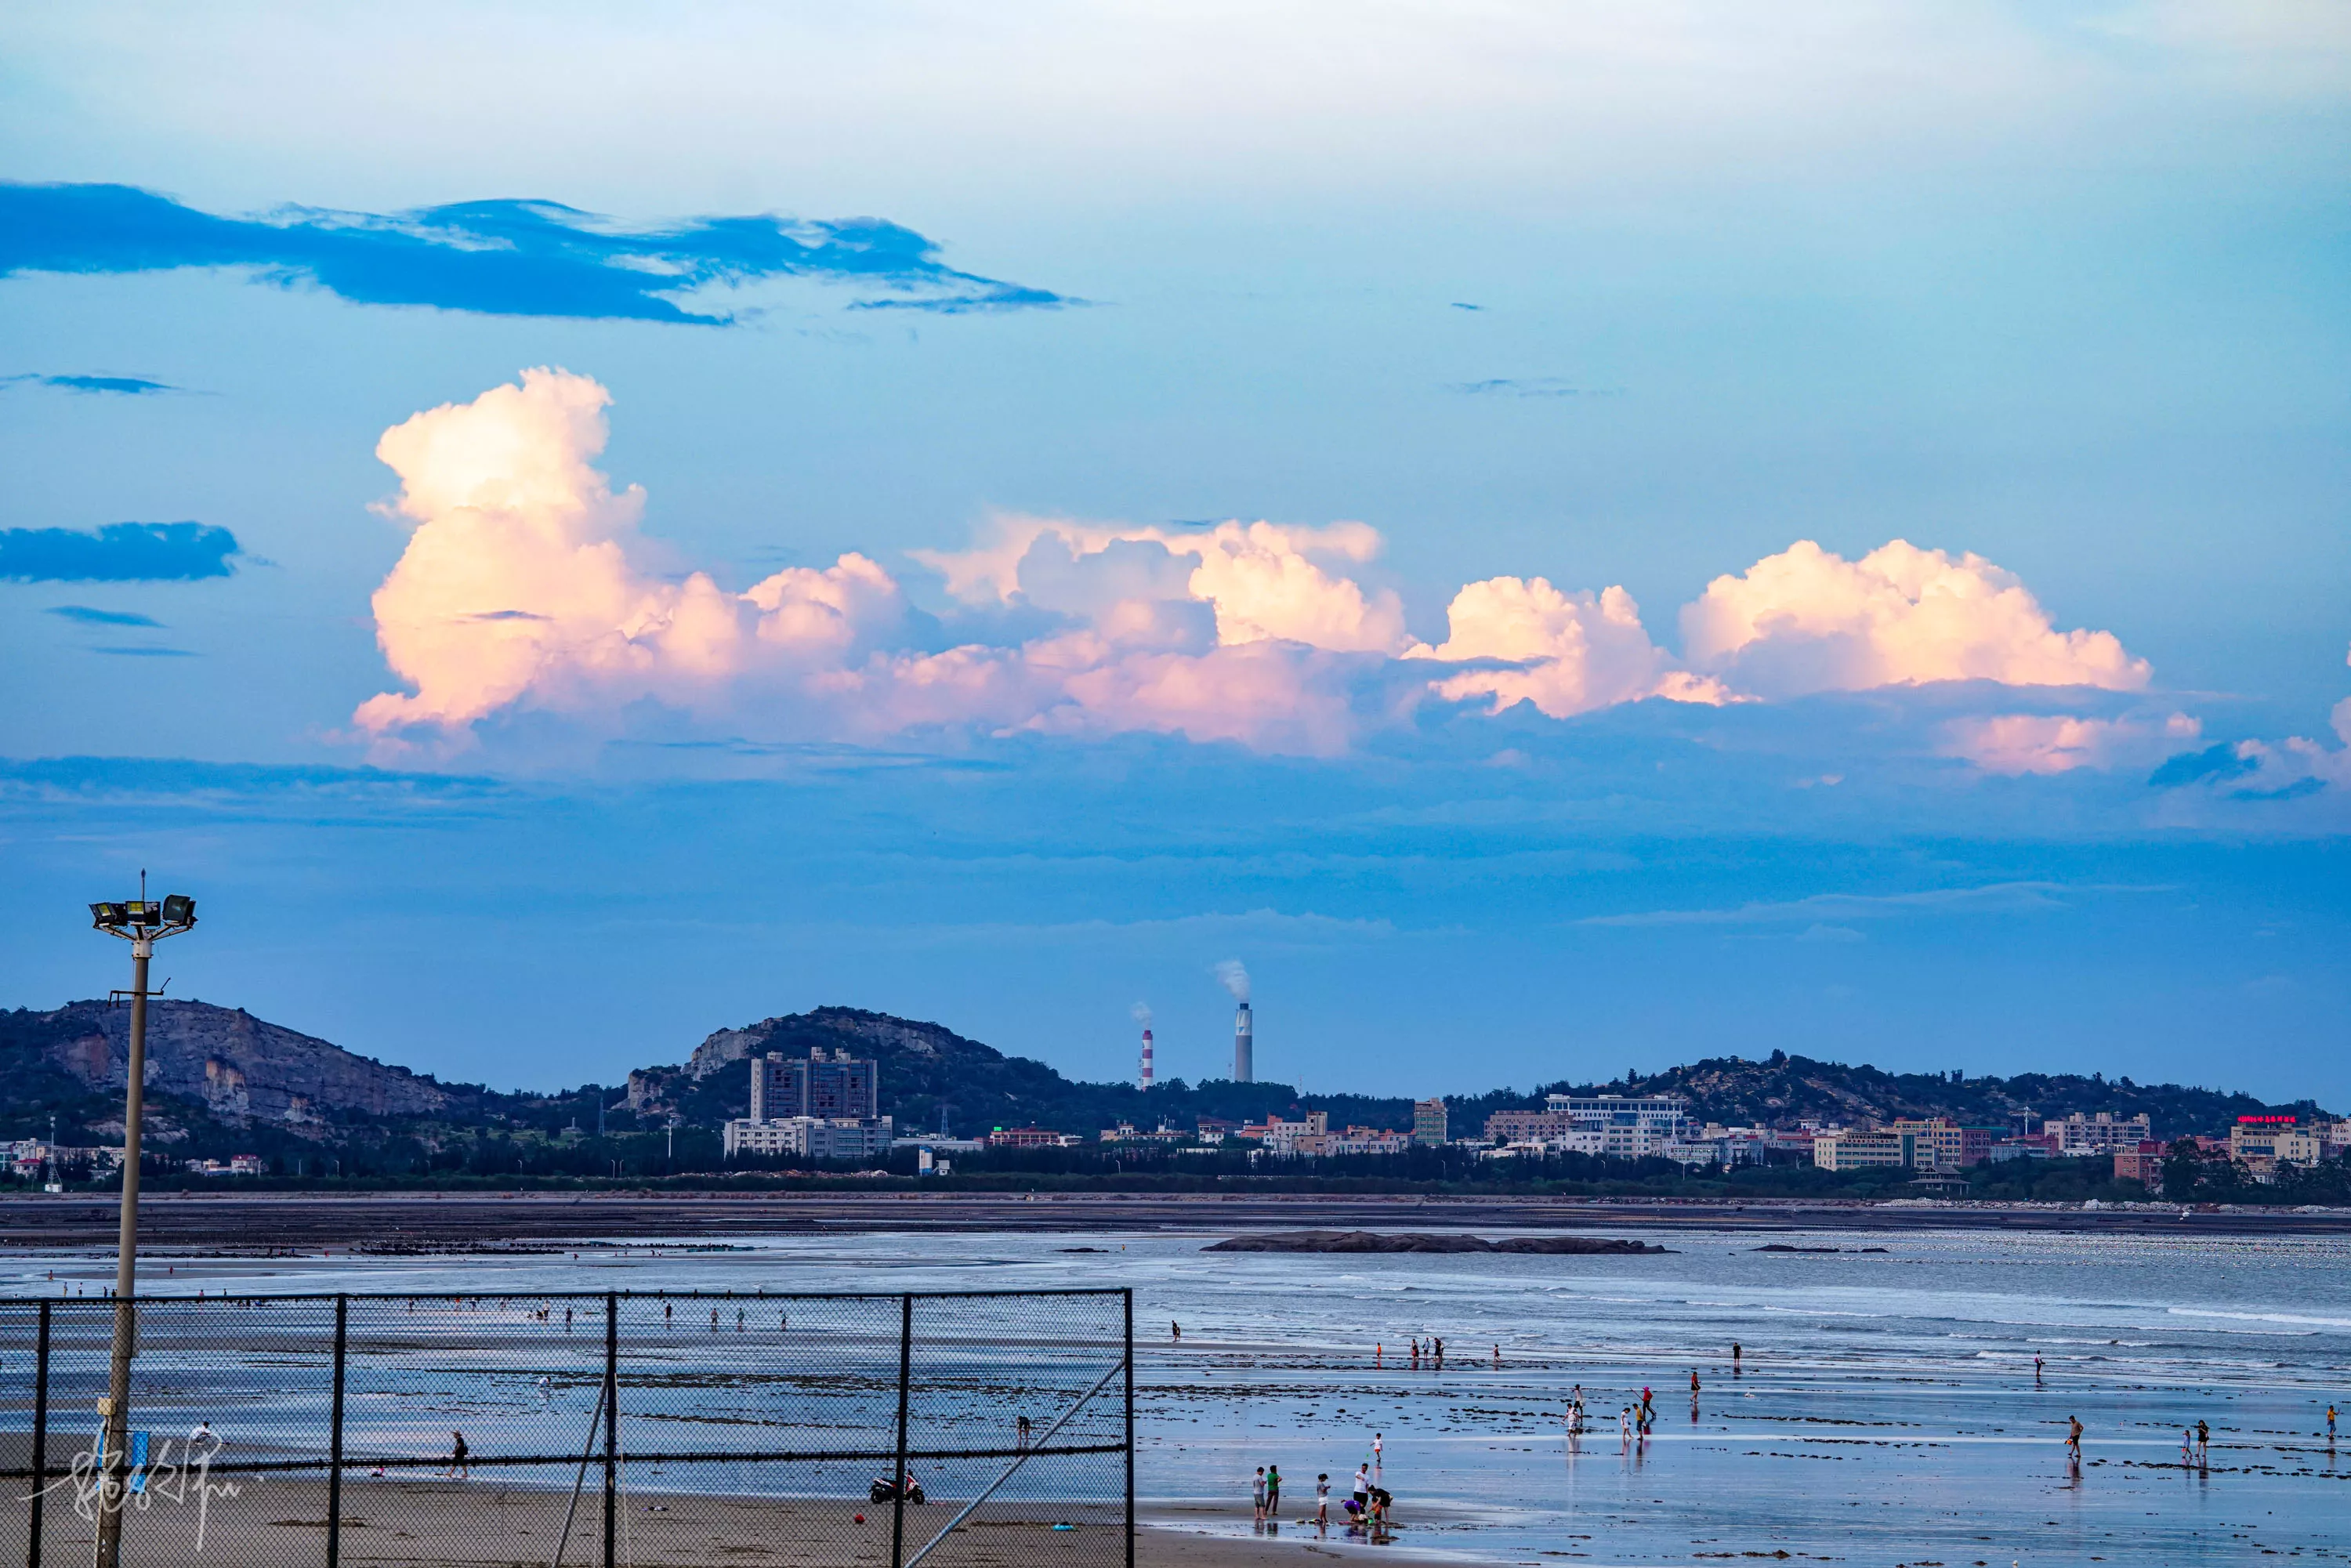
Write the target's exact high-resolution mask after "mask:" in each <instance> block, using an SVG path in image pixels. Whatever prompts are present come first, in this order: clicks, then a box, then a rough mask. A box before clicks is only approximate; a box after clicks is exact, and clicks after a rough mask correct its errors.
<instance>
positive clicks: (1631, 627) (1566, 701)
mask: <svg viewBox="0 0 2351 1568" xmlns="http://www.w3.org/2000/svg"><path fill="white" fill-rule="evenodd" d="M1446 621H1447V627H1448V628H1449V634H1448V635H1447V638H1446V640H1445V641H1444V642H1443V643H1439V644H1438V645H1437V646H1436V647H1433V648H1432V647H1430V646H1429V645H1428V644H1426V643H1415V644H1413V646H1411V647H1410V648H1407V649H1406V650H1405V657H1406V658H1411V659H1437V660H1445V661H1448V662H1452V663H1457V664H1458V663H1466V662H1468V661H1472V660H1478V661H1491V662H1499V663H1507V664H1513V665H1515V666H1517V667H1516V668H1512V669H1484V668H1481V669H1477V670H1468V671H1464V672H1463V673H1462V674H1458V675H1448V676H1447V677H1445V678H1444V679H1442V680H1438V681H1433V682H1431V683H1430V687H1431V689H1432V690H1434V691H1435V692H1437V695H1440V696H1444V697H1447V698H1450V699H1452V700H1454V701H1457V702H1458V701H1464V700H1467V699H1469V698H1472V697H1478V696H1485V697H1489V698H1491V699H1492V704H1493V706H1492V710H1491V711H1493V712H1495V713H1499V712H1501V711H1502V710H1503V709H1505V708H1508V707H1510V706H1513V705H1515V704H1518V703H1521V702H1525V703H1532V704H1533V705H1534V706H1535V707H1536V708H1537V709H1538V710H1540V711H1541V712H1543V713H1546V714H1548V715H1550V716H1552V717H1553V718H1565V717H1567V716H1570V715H1573V714H1579V713H1585V712H1589V711H1590V710H1592V709H1593V708H1597V707H1606V706H1612V705H1614V704H1616V703H1623V702H1635V701H1638V700H1639V699H1641V698H1643V697H1652V696H1664V697H1670V698H1672V699H1673V700H1675V701H1677V702H1703V703H1719V702H1723V701H1726V700H1728V696H1729V694H1728V693H1726V692H1725V691H1724V690H1723V688H1722V687H1721V686H1720V685H1718V684H1717V683H1715V682H1713V681H1710V680H1706V679H1703V678H1701V677H1694V676H1692V675H1690V674H1688V673H1687V672H1686V671H1682V670H1678V669H1676V668H1674V667H1673V662H1672V660H1671V659H1670V658H1668V657H1667V654H1666V653H1665V651H1664V650H1663V649H1661V648H1658V647H1657V646H1656V644H1655V643H1651V642H1650V641H1649V633H1648V632H1647V630H1646V628H1644V627H1643V626H1642V624H1641V608H1640V606H1639V605H1637V604H1635V603H1634V602H1633V596H1632V595H1631V594H1629V593H1627V592H1625V591H1624V590H1623V589H1622V588H1610V589H1607V590H1604V591H1602V592H1601V593H1600V594H1598V595H1597V596H1594V595H1593V594H1591V593H1588V592H1585V593H1562V591H1560V590H1558V589H1557V588H1554V587H1552V584H1551V583H1550V582H1549V581H1548V580H1545V579H1542V578H1540V577H1537V578H1518V577H1491V578H1488V579H1487V580H1485V581H1483V582H1473V583H1470V584H1468V586H1467V587H1465V588H1463V589H1462V590H1461V591H1460V592H1458V593H1457V594H1455V595H1454V596H1453V602H1452V604H1451V605H1450V606H1448V607H1447V610H1446Z"/></svg>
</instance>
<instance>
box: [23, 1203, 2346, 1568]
mask: <svg viewBox="0 0 2351 1568" xmlns="http://www.w3.org/2000/svg"><path fill="white" fill-rule="evenodd" d="M1614 1234H1620V1235H1623V1236H1625V1237H1628V1238H1632V1239H1642V1240H1646V1241H1650V1242H1653V1243H1656V1244H1657V1245H1659V1246H1662V1247H1664V1248H1665V1249H1667V1250H1666V1251H1664V1252H1662V1253H1648V1254H1641V1255H1615V1256H1541V1255H1527V1254H1507V1253H1505V1254H1487V1253H1468V1254H1461V1253H1447V1254H1382V1255H1363V1254H1341V1255H1319V1254H1306V1255H1301V1254H1281V1253H1261V1252H1217V1251H1210V1250H1206V1248H1207V1244H1208V1243H1210V1242H1212V1241H1214V1240H1216V1239H1217V1237H1216V1236H1214V1235H1201V1234H1191V1233H1187V1234H1171V1233H1168V1232H1163V1231H1150V1232H1134V1233H1127V1232H1118V1231H1106V1232H1097V1233H1092V1234H1077V1233H1070V1232H1054V1233H1038V1232H1024V1233H1018V1234H1014V1233H969V1232H955V1233H941V1232H921V1233H905V1234H890V1233H873V1234H846V1233H844V1234H840V1235H818V1236H794V1237H789V1238H775V1237H755V1236H746V1237H743V1238H740V1239H731V1240H729V1239H716V1240H715V1241H714V1240H705V1241H702V1242H699V1243H697V1244H696V1245H695V1246H692V1247H684V1246H680V1245H679V1244H677V1243H674V1242H664V1241H663V1240H661V1239H658V1238H653V1237H648V1238H645V1239H643V1240H642V1241H628V1240H622V1241H618V1242H613V1243H608V1244H603V1245H600V1246H596V1247H593V1248H582V1249H580V1250H579V1251H578V1252H576V1253H575V1252H571V1251H568V1250H567V1251H565V1252H562V1253H557V1254H546V1255H524V1256H451V1257H434V1256H422V1257H396V1258H367V1257H350V1256H347V1255H344V1254H342V1253H341V1252H340V1251H338V1252H335V1253H331V1254H328V1255H324V1256H319V1255H315V1254H314V1255H310V1256H305V1257H254V1256H246V1257H204V1256H201V1255H195V1254H188V1253H183V1254H182V1255H179V1256H175V1257H173V1258H172V1259H171V1260H170V1261H169V1262H168V1263H165V1264H162V1267H164V1268H166V1269H168V1270H169V1273H168V1275H167V1277H166V1278H164V1279H162V1280H157V1279H153V1278H152V1277H150V1279H149V1281H148V1283H147V1284H146V1286H145V1287H144V1289H145V1290H147V1291H151V1292H152V1291H171V1292H173V1293H183V1294H192V1293H193V1292H194V1291H206V1292H208V1293H211V1294H215V1295H216V1294H220V1293H222V1292H224V1291H225V1292H229V1293H231V1294H239V1295H243V1294H253V1295H269V1294H277V1293H300V1292H318V1291H375V1292H392V1293H395V1294H398V1293H410V1294H413V1295H414V1296H416V1297H419V1298H424V1299H441V1298H465V1297H469V1296H475V1295H479V1294H482V1293H486V1292H522V1293H525V1294H528V1293H530V1292H543V1291H582V1290H592V1291H604V1290H620V1291H672V1292H681V1293H683V1292H690V1291H767V1292H785V1291H792V1292H800V1291H997V1290H1042V1289H1066V1288H1091V1287H1103V1286H1120V1287H1130V1288H1132V1289H1133V1291H1134V1296H1135V1308H1134V1312H1135V1318H1136V1324H1137V1327H1136V1343H1137V1348H1138V1356H1137V1365H1138V1383H1137V1388H1136V1396H1135V1408H1136V1420H1137V1431H1138V1448H1139V1454H1138V1458H1137V1467H1136V1469H1137V1486H1138V1495H1139V1500H1140V1511H1141V1514H1142V1517H1143V1518H1144V1521H1145V1522H1146V1524H1148V1525H1149V1526H1150V1527H1151V1528H1154V1529H1165V1530H1179V1531H1193V1532H1198V1533H1206V1534H1212V1535H1218V1534H1220V1535H1231V1536H1252V1535H1260V1534H1269V1533H1270V1534H1272V1535H1277V1536H1279V1537H1280V1538H1282V1539H1283V1540H1285V1541H1290V1542H1301V1543H1302V1544H1307V1545H1311V1546H1314V1547H1317V1548H1319V1549H1320V1550H1321V1551H1323V1552H1338V1553H1341V1554H1343V1555H1350V1556H1356V1555H1360V1556H1364V1557H1386V1558H1395V1559H1398V1560H1405V1559H1441V1560H1451V1561H1458V1562H1477V1563H1570V1562H1572V1563H1592V1564H1608V1563H1620V1564H1643V1565H1648V1564H1661V1563H1674V1564H1722V1563H1758V1562H1770V1563H1791V1562H1798V1563H1882V1564H1887V1565H1902V1568H1959V1565H1962V1564H1965V1565H1969V1568H1997V1565H2001V1564H2007V1565H2011V1568H2024V1565H2027V1564H2035V1565H2037V1564H2055V1563H2231V1564H2235V1563H2256V1562H2259V1561H2261V1560H2262V1559H2264V1558H2294V1557H2300V1558H2306V1559H2311V1560H2328V1559H2335V1558H2340V1557H2343V1556H2345V1555H2346V1553H2351V1453H2339V1452H2338V1450H2337V1448H2336V1447H2335V1441H2334V1440H2333V1439H2332V1437H2330V1435H2329V1432H2328V1420H2327V1413H2328V1410H2329V1407H2330V1406H2343V1407H2344V1409H2345V1414H2344V1418H2343V1420H2342V1425H2343V1427H2344V1428H2345V1441H2346V1444H2351V1240H2346V1239H2339V1238H2325V1237H2310V1238H2273V1237H2263V1238H2258V1239H2254V1238H2244V1237H2234V1236H2220V1235H2216V1236H2212V1237H2210V1238H2204V1239H2197V1238H2193V1237H2180V1236H2177V1235H2170V1236H2164V1237H2159V1238H2158V1237H2135V1236H2127V1235H2097V1234H2090V1235H2082V1234H2065V1233H2058V1232H2027V1233H2014V1234H1998V1235H1989V1234H1981V1233H1975V1232H1963V1231H1938V1230H1934V1229H1924V1228H1917V1229H1913V1228H1902V1229H1888V1230H1886V1231H1881V1232H1875V1233H1865V1232H1856V1231H1853V1230H1844V1229H1840V1230H1836V1231H1833V1232H1819V1233H1812V1232H1806V1231H1802V1230H1791V1231H1778V1232H1771V1233H1761V1234H1759V1233H1756V1232H1751V1231H1737V1232H1732V1231H1708V1230H1698V1229H1682V1228H1656V1229H1648V1230H1645V1229H1643V1228H1640V1227H1638V1226H1627V1227H1625V1228H1621V1229H1620V1230H1618V1231H1616V1232H1614ZM109 1280H110V1260H108V1259H107V1258H105V1257H103V1256H99V1255H96V1254H78V1253H42V1254H37V1255H25V1254H16V1255H13V1256H11V1257H9V1258H7V1259H5V1260H0V1291H5V1293H6V1294H11V1295H17V1296H43V1295H47V1296H52V1297H54V1296H57V1295H58V1294H60V1293H61V1292H62V1293H68V1294H69V1293H70V1292H72V1291H77V1290H86V1291H89V1293H90V1294H91V1295H96V1294H98V1293H99V1291H101V1290H102V1288H103V1286H104V1284H105V1283H107V1282H108V1281H109ZM695 1326H697V1327H699V1326H700V1325H699V1323H698V1322H697V1323H696V1325H695ZM1179 1331H1180V1334H1179ZM550 1332H551V1331H550ZM1440 1338H1441V1339H1442V1340H1443V1341H1444V1344H1445V1354H1444V1357H1443V1360H1442V1361H1441V1362H1440V1361H1439V1360H1438V1359H1437V1357H1436V1356H1435V1354H1431V1352H1432V1351H1433V1344H1432V1342H1434V1341H1435V1340H1437V1339H1440ZM1416 1341H1417V1342H1419V1343H1420V1345H1421V1347H1422V1350H1423V1354H1420V1355H1418V1356H1417V1357H1416V1356H1415V1354H1414V1344H1415V1342H1416ZM1734 1344H1736V1345H1737V1346H1738V1347H1739V1354H1738V1357H1737V1359H1736V1360H1735V1361H1734V1359H1733V1356H1732V1348H1731V1347H1732V1346H1733V1345H1734ZM1693 1378H1695V1380H1696V1381H1695V1385H1694V1384H1693ZM513 1382H514V1385H515V1387H516V1392H515V1393H514V1394H513V1397H514V1398H515V1399H517V1400H528V1398H529V1397H531V1396H530V1395H529V1393H528V1380H527V1379H523V1378H519V1377H518V1378H516V1379H514V1380H513ZM1579 1391H1580V1394H1581V1397H1582V1402H1583V1409H1584V1411H1585V1421H1584V1423H1583V1428H1582V1430H1581V1431H1578V1430H1576V1429H1574V1424H1573V1421H1572V1420H1571V1419H1570V1414H1569V1413H1570V1410H1571V1407H1572V1405H1573V1401H1574V1400H1575V1398H1576V1396H1577V1395H1578V1393H1579ZM1645 1396H1646V1402H1647V1404H1648V1406H1649V1408H1650V1409H1651V1411H1652V1412H1653V1413H1654V1419H1653V1422H1652V1424H1651V1426H1650V1428H1649V1432H1648V1435H1647V1436H1646V1437H1643V1438H1630V1437H1626V1436H1625V1434H1624V1432H1623V1429H1622V1427H1621V1425H1620V1421H1621V1413H1622V1412H1624V1411H1625V1410H1626V1409H1627V1407H1629V1406H1637V1405H1638V1404H1640V1403H1641V1402H1642V1401H1643V1400H1644V1397H1645ZM548 1397H549V1395H548V1394H547V1393H546V1392H545V1391H544V1390H543V1389H542V1390H541V1391H540V1392H539V1394H538V1398H540V1399H541V1400H545V1399H547V1398H548ZM1008 1397H1009V1398H1010V1399H1012V1400H1014V1401H1016V1402H1017V1401H1018V1399H1019V1389H1018V1388H1014V1389H1013V1390H1011V1392H1010V1394H1009V1395H1008ZM1051 1415H1052V1412H1051V1411H1050V1409H1044V1408H1040V1409H1038V1410H1037V1412H1036V1419H1037V1421H1038V1424H1039V1425H1040V1427H1041V1426H1042V1425H1043V1424H1045V1422H1046V1421H1047V1420H1048V1419H1049V1418H1050V1416H1051ZM2076 1420H2078V1421H2079V1423H2080V1425H2081V1438H2080V1447H2079V1450H2078V1455H2076V1453H2075V1452H2074V1451H2072V1450H2070V1449H2069V1447H2068V1443H2067V1437H2068V1435H2069V1433H2070V1432H2071V1431H2072V1423H2073V1422H2074V1421H2076ZM2199 1423H2200V1424H2202V1425H2203V1427H2205V1428H2206V1429H2207V1431H2208V1432H2209V1438H2208V1439H2207V1440H2205V1441H2200V1442H2199V1441H2198V1440H2196V1439H2194V1438H2193V1437H2189V1436H2188V1434H2190V1433H2192V1432H2193V1431H2194V1430H2195V1428H2196V1427H2198V1425H2199ZM1375 1443H1376V1449H1375V1448H1374V1444H1375ZM1364 1465H1375V1468H1376V1476H1377V1484H1378V1485H1380V1486H1381V1487H1382V1488H1384V1490H1386V1491H1388V1492H1389V1493H1390V1494H1391V1495H1392V1496H1393V1498H1394V1500H1395V1501H1394V1505H1393V1508H1392V1510H1391V1515H1390V1528H1389V1529H1388V1530H1386V1531H1380V1532H1376V1533H1367V1532H1366V1531H1364V1530H1362V1529H1359V1528H1353V1527H1350V1526H1349V1525H1347V1524H1346V1523H1345V1522H1344V1521H1343V1509H1342V1508H1341V1506H1340V1505H1341V1503H1342V1500H1343V1499H1344V1498H1345V1496H1346V1495H1347V1493H1348V1492H1349V1491H1350V1490H1351V1489H1352V1484H1353V1476H1354V1474H1355V1471H1356V1469H1357V1468H1358V1467H1359V1466H1364ZM1259 1466H1273V1467H1278V1468H1279V1469H1280V1473H1281V1474H1282V1476H1283V1477H1284V1478H1285V1482H1286V1486H1285V1490H1284V1492H1283V1495H1282V1499H1281V1508H1280V1515H1279V1516H1278V1517H1277V1518H1275V1519H1273V1520H1271V1521H1267V1522H1264V1523H1259V1521H1256V1520H1254V1519H1253V1517H1252V1511H1251V1508H1250V1503H1249V1493H1250V1481H1251V1478H1252V1475H1253V1473H1254V1471H1255V1470H1256V1469H1257V1468H1258V1467H1259ZM1322 1476H1327V1477H1328V1478H1329V1479H1330V1485H1331V1488H1332V1503H1333V1509H1332V1522H1331V1523H1330V1525H1328V1526H1327V1527H1318V1526H1316V1525H1315V1524H1314V1523H1313V1522H1311V1516H1312V1514H1313V1511H1314V1488H1315V1481H1316V1478H1317V1477H1322Z"/></svg>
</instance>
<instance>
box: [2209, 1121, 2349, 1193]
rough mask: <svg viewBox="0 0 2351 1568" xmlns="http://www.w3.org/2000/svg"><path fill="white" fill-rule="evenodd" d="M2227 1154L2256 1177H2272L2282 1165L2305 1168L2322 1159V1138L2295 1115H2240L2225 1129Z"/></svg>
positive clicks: (2323, 1154)
mask: <svg viewBox="0 0 2351 1568" xmlns="http://www.w3.org/2000/svg"><path fill="white" fill-rule="evenodd" d="M2229 1157H2230V1158H2231V1159H2232V1160H2237V1161H2240V1162H2241V1163H2242V1164H2243V1165H2244V1166H2245V1168H2246V1169H2247V1170H2249V1171H2252V1173H2253V1175H2255V1176H2261V1177H2263V1178H2265V1179H2267V1178H2274V1177H2275V1176H2276V1175H2277V1168H2278V1166H2282V1165H2290V1166H2303V1167H2304V1168H2305V1169H2306V1168H2308V1167H2309V1166H2314V1165H2316V1164H2317V1163H2318V1162H2319V1161H2320V1160H2322V1159H2324V1158H2325V1157H2326V1150H2325V1139H2324V1138H2323V1137H2322V1136H2321V1135H2320V1134H2319V1132H2318V1130H2317V1129H2316V1128H2315V1127H2305V1126H2304V1125H2303V1124H2302V1122H2301V1119H2300V1118H2299V1117H2295V1116H2240V1117H2238V1118H2237V1124H2236V1125H2235V1126H2233V1127H2231V1128H2230V1129H2229Z"/></svg>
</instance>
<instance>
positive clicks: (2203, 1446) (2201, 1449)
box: [2196, 1419, 2212, 1465]
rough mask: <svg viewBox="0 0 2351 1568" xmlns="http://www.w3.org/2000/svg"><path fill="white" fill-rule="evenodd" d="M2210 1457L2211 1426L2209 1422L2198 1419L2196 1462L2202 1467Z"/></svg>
mask: <svg viewBox="0 0 2351 1568" xmlns="http://www.w3.org/2000/svg"><path fill="white" fill-rule="evenodd" d="M2211 1457H2212V1425H2211V1423H2210V1422H2209V1421H2205V1420H2201V1419H2199V1420H2198V1421H2197V1423H2196V1462H2197V1463H2198V1464H2199V1465H2202V1464H2204V1463H2205V1462H2207V1461H2208V1460H2209V1459H2210V1458H2211Z"/></svg>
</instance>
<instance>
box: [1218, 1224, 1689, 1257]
mask: <svg viewBox="0 0 2351 1568" xmlns="http://www.w3.org/2000/svg"><path fill="white" fill-rule="evenodd" d="M1200 1250H1201V1251H1203V1252H1540V1253H1542V1254H1544V1255H1546V1256H1552V1257H1572V1258H1581V1257H1590V1256H1594V1255H1598V1256H1604V1257H1616V1256H1620V1255H1623V1254H1628V1253H1635V1252H1664V1251H1667V1250H1669V1249H1667V1248H1664V1247H1659V1246H1656V1245H1654V1244H1653V1243H1650V1242H1647V1241H1623V1240H1617V1239H1611V1238H1608V1237H1604V1236H1512V1237H1508V1238H1506V1239H1502V1240H1500V1241H1489V1240H1487V1239H1485V1238H1484V1237H1482V1236H1435V1235H1430V1234H1429V1233H1427V1232H1426V1231H1408V1232H1405V1233H1404V1234H1401V1235H1384V1234H1382V1233H1381V1232H1379V1231H1376V1230H1278V1231H1270V1232H1267V1233H1265V1234H1262V1235H1258V1236H1236V1237H1234V1238H1232V1239H1230V1240H1228V1241H1218V1242H1217V1243H1215V1244H1214V1245H1212V1246H1207V1247H1203V1248H1201V1249H1200Z"/></svg>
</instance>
